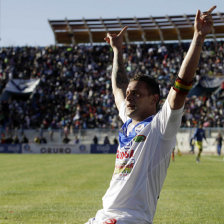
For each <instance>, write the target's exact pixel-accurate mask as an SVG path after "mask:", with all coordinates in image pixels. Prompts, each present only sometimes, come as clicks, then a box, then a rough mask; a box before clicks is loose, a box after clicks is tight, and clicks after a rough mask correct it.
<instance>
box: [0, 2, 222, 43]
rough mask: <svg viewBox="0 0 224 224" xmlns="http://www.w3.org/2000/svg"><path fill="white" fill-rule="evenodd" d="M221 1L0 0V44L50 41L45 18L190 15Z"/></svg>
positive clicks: (52, 36)
mask: <svg viewBox="0 0 224 224" xmlns="http://www.w3.org/2000/svg"><path fill="white" fill-rule="evenodd" d="M212 5H216V6H217V9H215V11H214V12H223V11H224V0H153V1H152V0H104V1H103V0H0V38H1V40H0V47H1V46H25V45H28V46H47V45H52V44H54V43H55V42H54V35H53V32H52V30H51V28H50V25H49V23H48V19H59V20H60V19H65V18H68V19H82V18H83V17H84V18H86V19H89V18H100V17H102V18H116V17H134V16H136V17H145V16H165V15H180V14H183V13H185V14H194V13H196V11H197V9H200V10H201V11H205V10H207V9H209V8H210V7H211V6H212Z"/></svg>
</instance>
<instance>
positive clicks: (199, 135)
mask: <svg viewBox="0 0 224 224" xmlns="http://www.w3.org/2000/svg"><path fill="white" fill-rule="evenodd" d="M193 138H194V139H195V145H196V146H197V148H198V154H197V157H196V162H200V158H201V153H202V151H203V139H205V140H206V136H205V130H204V129H203V126H202V124H200V125H199V127H198V128H197V129H196V131H195V133H194V136H193Z"/></svg>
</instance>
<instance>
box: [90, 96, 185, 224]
mask: <svg viewBox="0 0 224 224" xmlns="http://www.w3.org/2000/svg"><path fill="white" fill-rule="evenodd" d="M182 112H183V108H181V109H179V110H171V109H170V106H169V103H168V101H167V100H166V101H165V103H164V105H163V107H162V109H161V110H160V111H159V112H158V113H157V114H156V115H155V116H152V117H150V118H148V119H146V120H145V122H144V121H143V122H140V124H137V125H136V126H135V127H132V130H129V131H128V129H129V128H128V126H127V124H129V123H130V122H131V120H130V119H128V117H127V116H126V112H125V104H123V105H122V107H121V108H120V113H119V115H120V117H121V119H122V120H123V122H125V123H124V125H123V129H122V130H121V135H122V138H121V139H119V140H121V141H122V143H121V142H120V141H119V147H118V150H117V155H116V161H115V169H114V173H113V177H112V180H111V182H110V186H109V188H108V190H107V192H106V194H105V195H104V197H103V209H102V210H99V211H98V212H97V214H96V217H95V218H94V219H92V223H94V224H95V223H96V224H106V223H116V224H136V223H138V224H151V223H152V222H153V217H154V214H155V211H156V205H157V201H158V198H159V194H160V191H161V188H162V185H163V182H164V180H165V177H166V174H167V168H168V166H169V161H170V155H171V152H172V149H173V148H174V147H175V141H176V133H177V131H178V129H179V127H180V124H181V117H182ZM125 125H126V126H125ZM122 132H123V133H122ZM127 133H129V135H128V134H127ZM130 135H132V136H131V138H130ZM119 138H120V136H119ZM90 223H91V222H90Z"/></svg>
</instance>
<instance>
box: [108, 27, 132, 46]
mask: <svg viewBox="0 0 224 224" xmlns="http://www.w3.org/2000/svg"><path fill="white" fill-rule="evenodd" d="M127 28H128V26H125V27H123V29H122V30H121V31H120V33H119V34H114V33H107V36H106V37H105V38H104V40H105V41H106V42H107V43H108V44H109V43H110V40H111V39H112V38H116V37H119V36H122V35H123V34H124V32H125V31H126V30H127Z"/></svg>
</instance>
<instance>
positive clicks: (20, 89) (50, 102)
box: [0, 13, 224, 142]
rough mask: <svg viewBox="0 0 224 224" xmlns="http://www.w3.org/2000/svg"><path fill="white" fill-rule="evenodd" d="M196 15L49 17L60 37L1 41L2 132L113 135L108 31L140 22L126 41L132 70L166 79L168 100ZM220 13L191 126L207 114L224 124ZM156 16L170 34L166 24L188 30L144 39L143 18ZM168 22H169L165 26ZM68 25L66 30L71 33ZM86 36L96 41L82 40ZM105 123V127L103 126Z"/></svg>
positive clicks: (189, 116)
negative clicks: (35, 42) (41, 41)
mask: <svg viewBox="0 0 224 224" xmlns="http://www.w3.org/2000/svg"><path fill="white" fill-rule="evenodd" d="M192 17H193V15H188V16H186V15H184V16H176V17H175V16H170V17H168V16H167V17H159V18H149V19H148V20H147V21H145V20H146V18H145V20H143V19H140V18H138V19H137V18H126V19H113V20H112V19H111V20H103V19H100V20H90V21H89V20H84V19H83V20H79V21H78V20H77V21H74V20H71V21H70V20H66V21H49V23H50V24H51V27H53V29H54V33H55V39H56V43H57V44H59V45H55V46H48V47H31V46H26V47H6V48H3V47H1V48H0V80H1V82H0V94H1V96H0V134H1V136H2V134H4V135H13V136H14V135H18V132H19V133H21V135H22V133H26V135H27V136H28V138H29V139H31V140H33V139H34V137H37V136H39V137H41V136H42V135H43V132H48V133H49V136H53V135H54V138H52V139H51V138H50V137H49V138H48V139H47V141H54V142H62V139H63V136H64V135H66V133H68V134H69V136H71V134H72V136H73V137H72V138H71V139H72V140H71V141H73V139H74V136H79V137H80V136H82V139H81V141H91V142H92V139H93V137H94V135H93V134H91V133H92V132H91V131H89V130H90V129H97V131H98V133H99V140H100V141H103V139H104V137H105V136H106V135H108V136H109V137H111V138H112V136H114V130H116V129H118V128H119V127H120V126H121V121H120V119H119V117H118V113H117V109H116V108H115V105H114V101H113V95H112V91H111V81H110V75H111V69H112V65H111V64H112V63H111V62H112V51H111V49H110V47H109V46H108V45H105V44H102V43H101V44H99V43H98V42H99V41H100V40H101V41H102V40H103V37H104V36H105V32H106V31H108V30H109V31H110V30H111V29H112V28H111V29H109V26H110V25H109V24H114V26H112V25H111V27H113V29H115V28H116V29H120V27H121V26H124V25H129V26H130V25H131V24H134V25H133V26H132V25H131V26H132V28H131V29H130V31H128V36H127V37H126V40H128V41H130V40H131V42H132V41H133V40H134V41H135V43H131V42H127V43H126V44H125V45H124V54H123V58H124V61H125V67H126V68H127V74H128V75H129V77H131V76H133V74H136V73H144V74H148V75H151V76H153V77H155V78H156V79H158V81H159V84H160V87H161V95H162V100H161V103H163V100H164V98H165V96H166V95H167V93H168V90H169V88H170V87H171V85H172V84H173V81H174V79H175V77H176V75H177V72H178V69H179V67H180V63H181V61H182V59H183V57H184V55H185V53H186V51H187V49H188V47H189V42H186V41H182V40H184V39H187V35H185V36H184V35H182V32H183V31H182V30H181V29H182V28H183V29H184V27H185V26H188V28H186V29H187V30H186V32H188V35H189V36H190V35H191V32H192ZM214 18H215V20H214V22H215V31H214V33H213V35H211V38H213V39H212V40H209V39H208V40H207V41H206V43H205V45H204V50H203V54H202V57H201V60H200V64H199V68H198V71H197V75H196V80H195V86H194V88H193V89H192V91H191V92H190V94H189V98H188V100H187V102H186V105H185V113H184V116H183V122H182V127H183V128H188V127H195V126H196V125H197V124H198V121H199V120H202V121H203V123H204V126H205V127H221V128H222V127H223V125H224V116H223V114H224V88H223V87H224V86H223V85H222V83H223V81H224V76H223V74H224V69H223V68H224V66H223V57H224V42H223V41H222V40H220V39H216V38H219V37H223V33H222V32H223V30H224V29H220V26H223V22H222V18H223V14H222V13H218V14H216V15H215V17H214ZM158 20H160V21H161V23H159V22H158ZM182 20H183V22H182V23H181V22H180V21H182ZM125 21H126V22H125ZM144 21H145V22H144ZM156 21H157V22H156ZM162 21H164V22H162ZM174 21H175V22H174ZM65 22H66V23H65ZM75 22H76V23H77V24H80V25H79V26H77V27H78V28H80V29H81V28H82V29H83V31H81V30H79V32H77V33H75V30H76V26H75V25H74V24H75ZM118 22H119V23H118ZM98 23H99V24H100V25H99V24H98ZM148 23H151V26H153V29H155V30H156V32H157V33H160V34H161V33H163V34H164V32H165V31H164V29H165V27H172V29H175V32H176V34H181V35H179V36H177V35H176V36H175V35H174V32H171V34H172V33H173V36H172V38H170V40H173V39H175V41H172V43H165V42H163V40H167V38H166V35H165V34H164V35H158V40H160V41H159V42H158V43H157V42H155V43H151V42H144V38H143V39H140V36H141V37H144V36H145V37H147V32H148V31H146V30H145V29H148V28H146V27H148V26H149V25H147V26H146V25H145V26H144V25H143V24H148ZM57 24H59V25H57ZM60 24H61V25H60ZM72 24H73V25H72ZM83 24H85V25H83ZM90 24H92V25H90ZM97 24H98V25H97ZM103 24H104V29H105V30H104V31H102V33H100V34H99V33H97V32H99V30H98V31H97V30H95V31H94V27H98V26H99V27H102V25H103ZM105 24H106V25H105ZM162 24H166V25H164V27H163V26H162ZM178 24H179V25H178ZM187 24H188V25H187ZM107 26H108V27H107ZM180 26H182V28H180ZM114 27H115V28H114ZM78 28H77V29H78ZM143 28H144V29H143ZM71 29H72V30H73V31H71ZM86 29H87V30H88V31H87V30H86ZM102 29H103V28H102ZM116 29H115V30H116ZM170 29H171V28H170ZM65 30H67V31H68V30H70V31H69V32H70V37H71V32H73V33H74V36H73V38H68V37H65V36H66V35H67V33H66V32H67V31H65ZM60 32H62V33H64V34H63V35H64V37H63V38H62V37H60V35H61V34H59V33H60ZM83 32H84V33H85V35H87V36H88V37H87V36H84V33H83ZM98 34H99V35H98ZM140 34H141V35H140ZM57 35H58V36H57ZM90 37H91V38H90ZM185 37H186V38H185ZM60 38H61V39H60ZM97 38H99V39H97ZM214 38H215V39H214ZM72 39H73V40H72ZM65 40H66V41H67V42H66V41H65ZM81 40H83V42H87V43H91V42H92V43H95V44H92V45H90V44H77V43H81ZM145 40H147V41H149V39H145ZM156 40H157V39H156ZM180 40H181V41H180ZM136 41H137V42H136ZM140 41H141V42H140ZM75 43H76V44H75ZM97 43H98V44H97ZM60 44H63V46H60ZM64 44H69V45H68V46H65V45H64ZM127 52H128V54H127ZM128 55H129V56H128ZM36 80H38V82H36ZM102 129H103V130H104V131H100V130H102ZM26 130H30V131H29V132H27V131H26ZM105 130H111V131H109V132H107V131H105ZM86 136H88V137H86ZM110 141H111V142H112V141H113V139H110Z"/></svg>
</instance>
